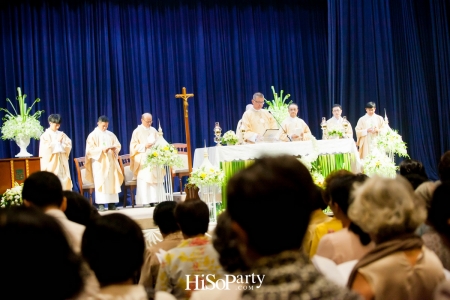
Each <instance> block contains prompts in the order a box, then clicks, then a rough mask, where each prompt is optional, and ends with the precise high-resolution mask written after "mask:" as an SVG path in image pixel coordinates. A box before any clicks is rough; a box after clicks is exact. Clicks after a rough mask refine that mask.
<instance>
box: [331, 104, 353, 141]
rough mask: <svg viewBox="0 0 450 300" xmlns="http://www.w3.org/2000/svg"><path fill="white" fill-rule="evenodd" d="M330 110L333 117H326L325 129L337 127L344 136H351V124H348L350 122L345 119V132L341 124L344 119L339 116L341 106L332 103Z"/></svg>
mask: <svg viewBox="0 0 450 300" xmlns="http://www.w3.org/2000/svg"><path fill="white" fill-rule="evenodd" d="M331 112H332V113H333V117H331V118H330V119H328V121H327V129H328V130H330V129H332V128H339V129H341V130H342V132H343V133H344V138H349V139H350V138H353V129H352V125H351V124H350V122H348V120H347V122H348V126H347V134H345V128H344V125H343V122H344V119H343V118H342V117H341V115H342V106H340V105H339V104H334V105H333V108H332V111H331Z"/></svg>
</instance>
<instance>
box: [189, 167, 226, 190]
mask: <svg viewBox="0 0 450 300" xmlns="http://www.w3.org/2000/svg"><path fill="white" fill-rule="evenodd" d="M224 179H225V173H224V172H223V171H222V170H220V169H218V168H216V167H200V168H198V169H194V170H193V171H192V172H191V177H189V183H192V184H195V185H196V186H202V185H216V186H220V185H222V183H223V180H224Z"/></svg>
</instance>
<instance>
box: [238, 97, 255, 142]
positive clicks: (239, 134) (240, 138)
mask: <svg viewBox="0 0 450 300" xmlns="http://www.w3.org/2000/svg"><path fill="white" fill-rule="evenodd" d="M252 107H253V104H247V106H246V107H245V111H247V110H249V109H251V108H252ZM243 131H245V128H244V126H242V119H240V120H239V122H238V124H237V126H236V136H237V137H238V144H242V142H243V141H244V135H243Z"/></svg>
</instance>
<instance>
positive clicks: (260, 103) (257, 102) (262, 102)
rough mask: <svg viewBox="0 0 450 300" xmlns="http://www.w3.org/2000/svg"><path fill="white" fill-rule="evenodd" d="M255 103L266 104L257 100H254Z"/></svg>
mask: <svg viewBox="0 0 450 300" xmlns="http://www.w3.org/2000/svg"><path fill="white" fill-rule="evenodd" d="M253 101H254V102H256V103H258V104H264V101H256V100H253Z"/></svg>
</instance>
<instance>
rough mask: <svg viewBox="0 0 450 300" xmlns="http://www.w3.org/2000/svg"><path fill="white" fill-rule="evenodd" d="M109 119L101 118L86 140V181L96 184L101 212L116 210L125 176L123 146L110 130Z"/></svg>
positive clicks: (97, 199)
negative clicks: (119, 158)
mask: <svg viewBox="0 0 450 300" xmlns="http://www.w3.org/2000/svg"><path fill="white" fill-rule="evenodd" d="M108 122H109V120H108V118H107V117H106V116H100V117H99V118H98V123H97V127H96V128H95V129H94V131H92V132H91V133H90V134H89V136H88V137H87V140H86V164H85V167H86V180H87V181H90V182H94V186H95V202H96V203H97V204H99V210H100V211H103V210H105V204H108V210H115V209H116V206H115V204H114V203H118V202H119V193H120V191H121V189H120V186H121V185H122V182H123V174H122V171H121V169H120V165H119V161H118V156H117V155H118V154H119V152H120V149H121V145H120V143H119V140H118V139H117V137H116V135H115V134H114V133H112V132H111V131H108V130H106V129H107V128H108Z"/></svg>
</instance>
